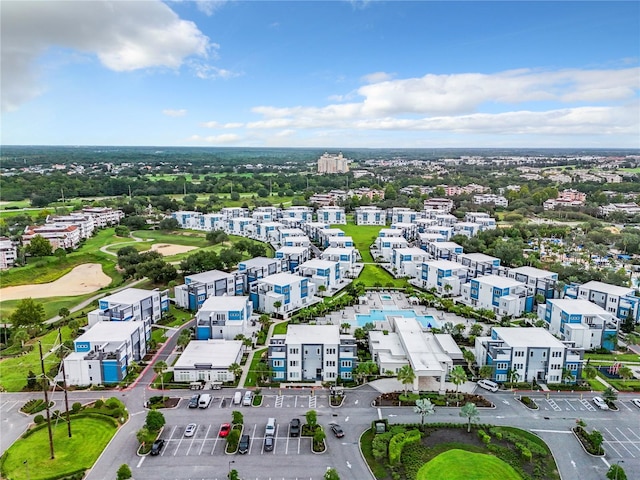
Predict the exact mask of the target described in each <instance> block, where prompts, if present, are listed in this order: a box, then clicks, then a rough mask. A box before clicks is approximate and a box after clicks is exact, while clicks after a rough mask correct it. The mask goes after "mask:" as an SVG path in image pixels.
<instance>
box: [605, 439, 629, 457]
mask: <svg viewBox="0 0 640 480" xmlns="http://www.w3.org/2000/svg"><path fill="white" fill-rule="evenodd" d="M603 443H604V444H605V445H607V446H608V447H611V448H612V449H613V451H614V452H616V455H617V456H618V457H621V458H624V457H622V455H621V454H620V452H619V451H618V450H616V447H614V446H613V445H612V444H611V443H610V442H608V441H606V440H605V441H604V442H603Z"/></svg>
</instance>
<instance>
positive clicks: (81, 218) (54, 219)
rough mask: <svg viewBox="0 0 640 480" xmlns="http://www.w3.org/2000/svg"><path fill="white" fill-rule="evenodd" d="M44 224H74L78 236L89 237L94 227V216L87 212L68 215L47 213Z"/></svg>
mask: <svg viewBox="0 0 640 480" xmlns="http://www.w3.org/2000/svg"><path fill="white" fill-rule="evenodd" d="M45 223H46V224H48V225H51V224H54V225H67V226H70V225H75V226H76V227H78V229H79V233H80V238H90V237H91V236H92V235H93V232H94V230H95V228H96V222H95V220H94V218H93V217H92V216H91V215H89V214H82V213H71V214H69V215H48V216H47V220H46V221H45Z"/></svg>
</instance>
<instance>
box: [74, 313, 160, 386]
mask: <svg viewBox="0 0 640 480" xmlns="http://www.w3.org/2000/svg"><path fill="white" fill-rule="evenodd" d="M150 338H151V330H150V329H146V327H145V324H144V322H100V323H96V324H95V325H93V326H92V327H91V328H89V329H88V330H87V331H86V332H85V333H83V334H82V335H80V336H79V337H78V338H76V339H75V340H74V342H73V346H74V351H73V353H71V354H69V355H67V357H65V359H64V368H65V374H66V378H65V380H66V381H67V384H68V385H111V384H116V383H118V382H121V381H122V380H123V379H124V378H125V377H126V376H127V367H128V366H129V365H130V364H131V363H132V362H139V361H140V360H142V358H144V356H145V355H146V354H147V342H148V341H149V339H150Z"/></svg>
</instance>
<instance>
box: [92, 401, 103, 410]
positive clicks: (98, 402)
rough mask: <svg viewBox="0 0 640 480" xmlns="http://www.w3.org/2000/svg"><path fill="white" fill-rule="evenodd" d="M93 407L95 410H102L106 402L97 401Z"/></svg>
mask: <svg viewBox="0 0 640 480" xmlns="http://www.w3.org/2000/svg"><path fill="white" fill-rule="evenodd" d="M93 406H94V407H95V408H102V407H103V406H104V401H102V400H96V401H95V402H94V404H93Z"/></svg>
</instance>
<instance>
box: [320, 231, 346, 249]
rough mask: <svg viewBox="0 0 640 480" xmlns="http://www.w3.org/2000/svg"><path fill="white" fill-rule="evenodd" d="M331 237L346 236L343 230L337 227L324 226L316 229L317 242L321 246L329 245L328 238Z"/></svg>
mask: <svg viewBox="0 0 640 480" xmlns="http://www.w3.org/2000/svg"><path fill="white" fill-rule="evenodd" d="M333 237H346V235H345V233H344V231H343V230H341V229H339V228H325V229H323V230H319V231H318V243H319V244H320V247H321V248H327V247H329V246H330V245H329V242H330V239H331V238H333Z"/></svg>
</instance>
